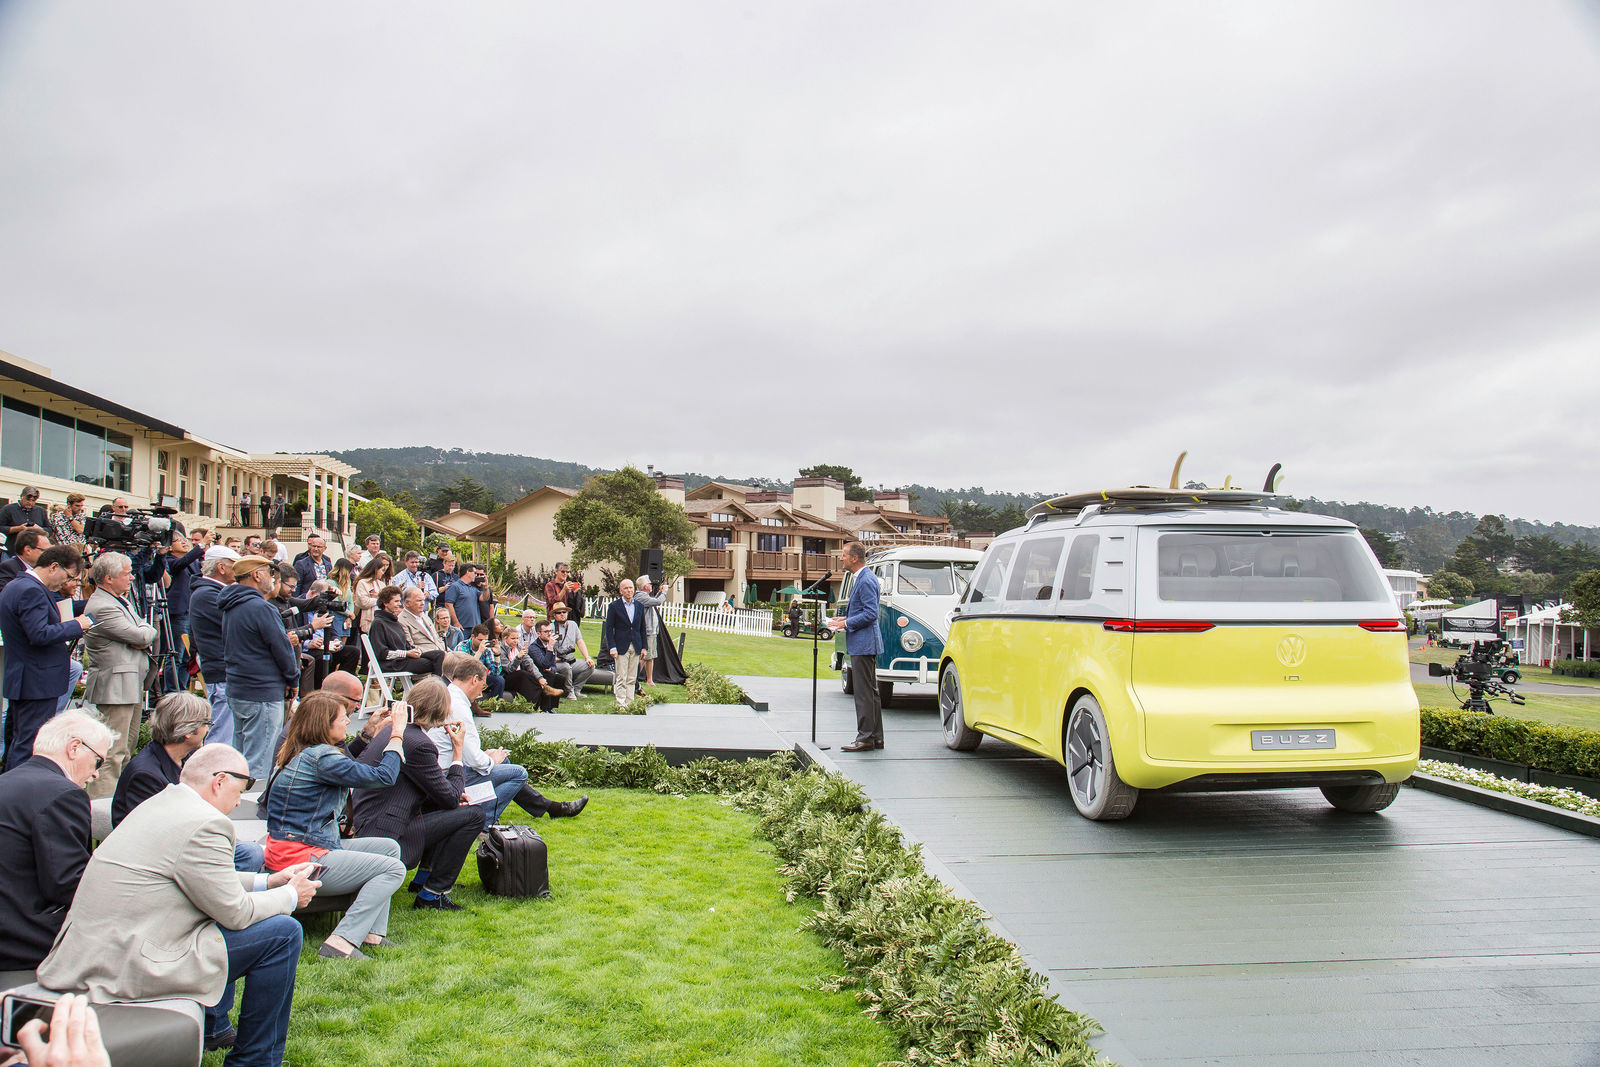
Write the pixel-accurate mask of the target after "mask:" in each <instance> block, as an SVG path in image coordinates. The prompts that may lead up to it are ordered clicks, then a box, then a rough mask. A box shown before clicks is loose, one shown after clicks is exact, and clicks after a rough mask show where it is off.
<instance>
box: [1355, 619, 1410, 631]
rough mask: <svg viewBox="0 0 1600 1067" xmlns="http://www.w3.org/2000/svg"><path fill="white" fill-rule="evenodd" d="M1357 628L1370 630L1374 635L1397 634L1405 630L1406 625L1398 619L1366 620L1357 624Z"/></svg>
mask: <svg viewBox="0 0 1600 1067" xmlns="http://www.w3.org/2000/svg"><path fill="white" fill-rule="evenodd" d="M1356 625H1357V626H1359V627H1361V628H1362V629H1363V630H1371V631H1372V632H1373V633H1375V634H1397V633H1401V632H1403V631H1404V630H1405V628H1406V624H1405V623H1403V622H1401V621H1400V620H1399V619H1368V620H1367V621H1366V622H1358V623H1356Z"/></svg>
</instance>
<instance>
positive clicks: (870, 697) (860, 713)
mask: <svg viewBox="0 0 1600 1067" xmlns="http://www.w3.org/2000/svg"><path fill="white" fill-rule="evenodd" d="M850 688H851V690H852V691H853V692H854V695H855V698H856V740H857V741H872V742H874V743H878V742H881V741H882V740H883V705H882V704H881V703H880V702H879V701H878V657H877V656H851V657H850Z"/></svg>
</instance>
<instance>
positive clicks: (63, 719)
mask: <svg viewBox="0 0 1600 1067" xmlns="http://www.w3.org/2000/svg"><path fill="white" fill-rule="evenodd" d="M110 747H111V731H110V729H108V728H107V727H106V724H105V723H103V722H101V721H100V720H99V719H97V718H95V717H94V716H93V715H90V714H89V713H88V712H85V711H76V710H74V711H64V712H62V713H61V714H60V715H57V716H56V717H55V718H53V719H51V720H50V721H49V722H47V723H45V724H44V726H42V727H41V728H40V729H39V735H38V737H37V738H36V739H35V741H34V745H33V755H32V756H31V757H30V758H29V759H28V761H27V762H26V763H24V764H23V765H22V766H20V767H18V768H17V769H16V770H14V771H11V772H10V773H9V774H4V775H0V930H3V931H5V936H4V937H0V971H31V970H33V969H34V968H35V967H37V966H39V961H40V960H42V959H44V957H45V953H47V952H49V951H50V944H51V942H53V941H54V940H55V938H56V932H57V931H58V930H60V929H61V920H63V919H64V918H66V915H67V907H68V906H69V905H70V904H71V903H72V898H73V895H74V894H75V893H76V892H77V890H78V879H80V878H81V877H82V876H83V868H84V865H85V864H87V863H88V862H89V826H90V823H89V796H88V794H87V793H85V792H84V791H83V787H84V786H85V785H87V784H88V783H89V782H92V781H94V777H95V775H96V774H97V773H99V769H100V764H101V762H102V760H103V759H104V756H105V752H106V750H107V749H109V748H110Z"/></svg>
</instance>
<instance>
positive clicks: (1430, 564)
mask: <svg viewBox="0 0 1600 1067" xmlns="http://www.w3.org/2000/svg"><path fill="white" fill-rule="evenodd" d="M1455 550H1456V537H1455V535H1454V534H1452V533H1451V532H1450V527H1448V526H1446V525H1445V524H1444V523H1442V522H1424V523H1420V524H1419V525H1417V526H1414V527H1412V528H1411V532H1410V533H1408V534H1406V545H1405V551H1406V559H1407V560H1408V561H1409V562H1410V564H1411V566H1413V567H1415V568H1416V569H1417V570H1419V571H1422V572H1423V573H1427V572H1428V571H1436V570H1438V569H1439V568H1440V567H1443V566H1444V561H1445V560H1447V559H1449V558H1450V553H1452V552H1454V551H1455Z"/></svg>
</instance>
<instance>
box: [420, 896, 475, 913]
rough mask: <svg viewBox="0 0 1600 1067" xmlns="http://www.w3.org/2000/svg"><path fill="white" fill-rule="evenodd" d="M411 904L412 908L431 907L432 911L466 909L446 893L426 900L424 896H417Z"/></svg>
mask: <svg viewBox="0 0 1600 1067" xmlns="http://www.w3.org/2000/svg"><path fill="white" fill-rule="evenodd" d="M411 906H412V907H413V908H422V909H431V910H433V911H466V910H467V909H466V908H463V907H462V906H461V905H460V904H457V903H456V902H455V901H453V900H451V899H450V895H449V894H448V893H443V894H440V895H439V896H436V897H434V898H433V899H432V900H428V899H427V898H426V897H418V898H417V899H416V900H413V901H412V902H411Z"/></svg>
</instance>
